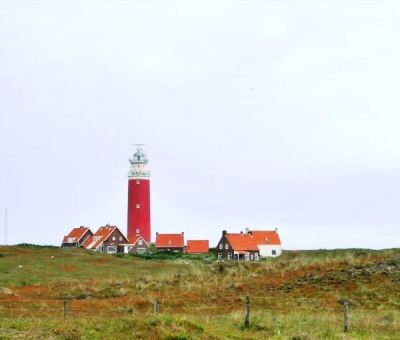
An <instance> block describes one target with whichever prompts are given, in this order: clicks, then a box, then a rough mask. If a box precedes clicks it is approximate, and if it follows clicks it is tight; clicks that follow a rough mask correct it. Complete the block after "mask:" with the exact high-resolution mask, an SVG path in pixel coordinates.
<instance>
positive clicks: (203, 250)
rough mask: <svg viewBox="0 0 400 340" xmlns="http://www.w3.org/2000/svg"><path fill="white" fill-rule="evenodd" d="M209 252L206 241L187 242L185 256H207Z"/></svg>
mask: <svg viewBox="0 0 400 340" xmlns="http://www.w3.org/2000/svg"><path fill="white" fill-rule="evenodd" d="M209 250H210V247H209V242H208V240H187V243H186V253H187V254H208V252H209Z"/></svg>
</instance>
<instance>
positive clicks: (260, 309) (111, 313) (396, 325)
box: [0, 296, 400, 332]
mask: <svg viewBox="0 0 400 340" xmlns="http://www.w3.org/2000/svg"><path fill="white" fill-rule="evenodd" d="M289 302H290V303H282V302H280V301H278V300H277V299H276V298H273V297H259V296H258V297H254V298H251V297H238V296H226V297H196V298H190V297H187V298H168V297H151V298H141V297H132V298H130V297H127V298H118V299H86V300H83V299H58V300H54V299H53V300H52V299H25V300H22V299H14V300H12V299H10V300H0V318H16V317H46V316H48V317H55V318H63V319H67V318H79V317H90V316H94V317H107V318H112V317H115V318H118V317H127V316H136V315H140V316H141V317H143V316H145V317H147V316H154V315H158V314H160V315H185V316H198V315H208V316H211V317H212V316H227V315H232V314H235V315H236V316H237V315H241V314H242V315H243V320H244V327H248V325H249V324H251V316H252V315H255V316H259V315H269V317H272V316H276V315H281V316H282V315H288V316H290V315H291V313H302V312H303V314H304V316H305V317H306V315H308V314H312V315H313V317H317V316H318V314H319V313H324V314H325V315H329V317H330V318H331V319H332V320H334V321H335V323H337V324H338V327H339V326H340V327H342V328H343V331H344V332H346V331H349V329H355V328H359V329H363V328H366V327H367V328H368V329H375V330H382V331H384V330H387V329H388V328H391V329H395V330H398V331H399V332H400V320H397V318H399V316H400V310H399V308H398V306H397V307H396V306H391V307H393V308H389V309H386V310H385V309H384V310H382V309H380V308H372V307H368V306H367V307H364V306H356V305H354V304H352V303H349V301H347V300H344V301H340V302H339V303H337V302H336V304H324V303H322V302H321V299H317V298H316V299H312V298H311V299H310V298H293V299H291V300H289ZM387 311H393V314H391V315H390V317H389V318H388V317H387ZM352 315H354V316H356V315H357V317H355V318H354V319H352ZM360 315H367V316H369V317H368V318H367V319H363V318H360V317H358V316H360ZM379 315H381V317H379ZM371 316H373V317H374V318H371ZM249 320H250V321H249ZM371 320H372V321H371ZM373 320H375V321H373Z"/></svg>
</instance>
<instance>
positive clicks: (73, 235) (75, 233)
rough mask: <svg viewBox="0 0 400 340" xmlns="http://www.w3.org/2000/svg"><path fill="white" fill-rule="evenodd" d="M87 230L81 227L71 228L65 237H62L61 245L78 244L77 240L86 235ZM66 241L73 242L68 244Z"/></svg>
mask: <svg viewBox="0 0 400 340" xmlns="http://www.w3.org/2000/svg"><path fill="white" fill-rule="evenodd" d="M88 230H89V228H87V227H83V226H82V227H78V228H73V229H72V230H71V232H70V233H69V234H68V235H67V236H64V239H63V243H75V242H79V240H80V239H81V238H82V237H83V236H84V235H85V234H86V232H87V231H88ZM68 239H73V241H72V242H69V241H68Z"/></svg>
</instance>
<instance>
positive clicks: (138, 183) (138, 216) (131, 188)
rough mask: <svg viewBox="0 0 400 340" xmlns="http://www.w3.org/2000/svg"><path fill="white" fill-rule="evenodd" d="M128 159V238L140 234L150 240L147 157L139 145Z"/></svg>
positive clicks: (130, 238)
mask: <svg viewBox="0 0 400 340" xmlns="http://www.w3.org/2000/svg"><path fill="white" fill-rule="evenodd" d="M129 161H130V163H131V169H130V171H129V174H128V178H129V180H128V233H127V234H128V239H129V240H132V239H134V238H135V237H136V236H138V235H141V236H142V237H143V238H144V239H145V241H146V242H151V228H150V171H149V169H148V166H147V163H148V160H147V157H146V155H145V153H144V152H143V150H142V148H141V147H140V146H139V147H137V150H136V152H135V153H134V154H133V156H132V158H131V159H130V160H129Z"/></svg>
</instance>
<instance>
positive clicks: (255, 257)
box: [254, 253, 260, 261]
mask: <svg viewBox="0 0 400 340" xmlns="http://www.w3.org/2000/svg"><path fill="white" fill-rule="evenodd" d="M259 259H260V258H259V257H258V253H255V254H254V260H256V261H258V260H259Z"/></svg>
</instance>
